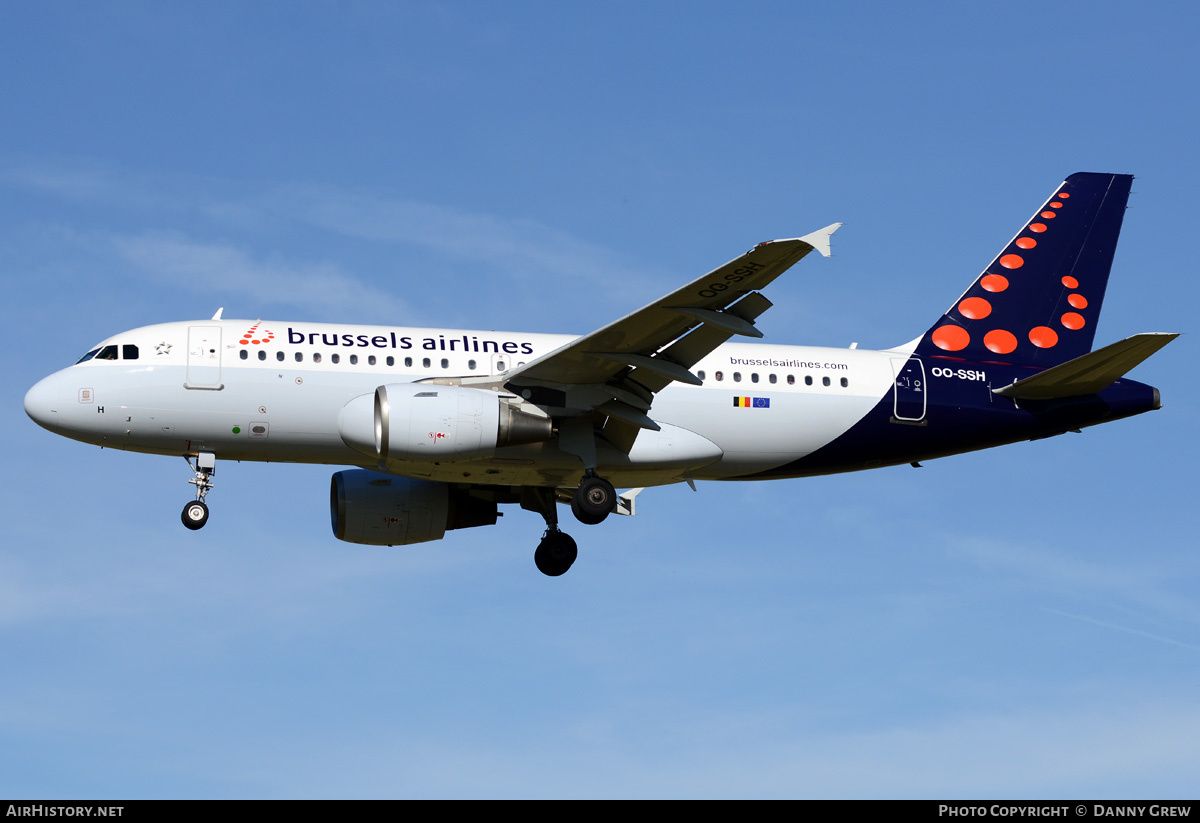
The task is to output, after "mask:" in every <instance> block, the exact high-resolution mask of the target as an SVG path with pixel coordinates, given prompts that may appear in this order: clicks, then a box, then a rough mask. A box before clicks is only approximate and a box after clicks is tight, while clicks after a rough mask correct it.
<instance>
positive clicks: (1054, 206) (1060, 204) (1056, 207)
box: [1050, 203, 1062, 209]
mask: <svg viewBox="0 0 1200 823" xmlns="http://www.w3.org/2000/svg"><path fill="white" fill-rule="evenodd" d="M1050 208H1052V209H1061V208H1062V203H1051V204H1050Z"/></svg>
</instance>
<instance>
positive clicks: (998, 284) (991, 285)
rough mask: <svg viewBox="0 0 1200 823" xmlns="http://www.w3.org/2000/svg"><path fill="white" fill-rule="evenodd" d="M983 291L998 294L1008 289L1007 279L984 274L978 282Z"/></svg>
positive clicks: (999, 275)
mask: <svg viewBox="0 0 1200 823" xmlns="http://www.w3.org/2000/svg"><path fill="white" fill-rule="evenodd" d="M979 285H981V286H983V289H984V291H990V292H998V291H1004V290H1005V289H1007V288H1008V278H1007V277H1005V276H1004V275H1002V274H985V275H984V276H983V279H982V280H980V281H979Z"/></svg>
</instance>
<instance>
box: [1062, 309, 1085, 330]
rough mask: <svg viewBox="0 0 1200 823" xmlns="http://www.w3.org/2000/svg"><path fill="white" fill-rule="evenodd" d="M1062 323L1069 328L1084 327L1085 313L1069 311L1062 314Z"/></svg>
mask: <svg viewBox="0 0 1200 823" xmlns="http://www.w3.org/2000/svg"><path fill="white" fill-rule="evenodd" d="M1061 319H1062V324H1063V325H1064V326H1066V327H1067V328H1068V329H1072V330H1076V329H1082V328H1083V327H1084V325H1085V321H1084V319H1083V315H1082V314H1079V313H1077V312H1073V311H1069V312H1067V313H1066V314H1064V315H1063V316H1062V318H1061Z"/></svg>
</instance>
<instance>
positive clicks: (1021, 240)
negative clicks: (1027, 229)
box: [1017, 237, 1037, 249]
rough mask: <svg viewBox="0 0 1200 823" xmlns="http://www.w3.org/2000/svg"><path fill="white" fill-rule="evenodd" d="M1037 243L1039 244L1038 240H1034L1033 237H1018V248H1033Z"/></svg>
mask: <svg viewBox="0 0 1200 823" xmlns="http://www.w3.org/2000/svg"><path fill="white" fill-rule="evenodd" d="M1036 245H1037V241H1036V240H1034V239H1033V238H1032V237H1018V238H1017V248H1018V249H1032V248H1033V247H1034V246H1036Z"/></svg>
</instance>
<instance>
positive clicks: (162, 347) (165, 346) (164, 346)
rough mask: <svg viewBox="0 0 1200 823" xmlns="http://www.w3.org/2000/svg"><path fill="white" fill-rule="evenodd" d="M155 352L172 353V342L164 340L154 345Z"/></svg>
mask: <svg viewBox="0 0 1200 823" xmlns="http://www.w3.org/2000/svg"><path fill="white" fill-rule="evenodd" d="M154 353H155V354H170V353H171V344H170V343H168V342H167V341H165V340H164V341H163V342H161V343H159V344H158V345H156V346H155V347H154Z"/></svg>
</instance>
